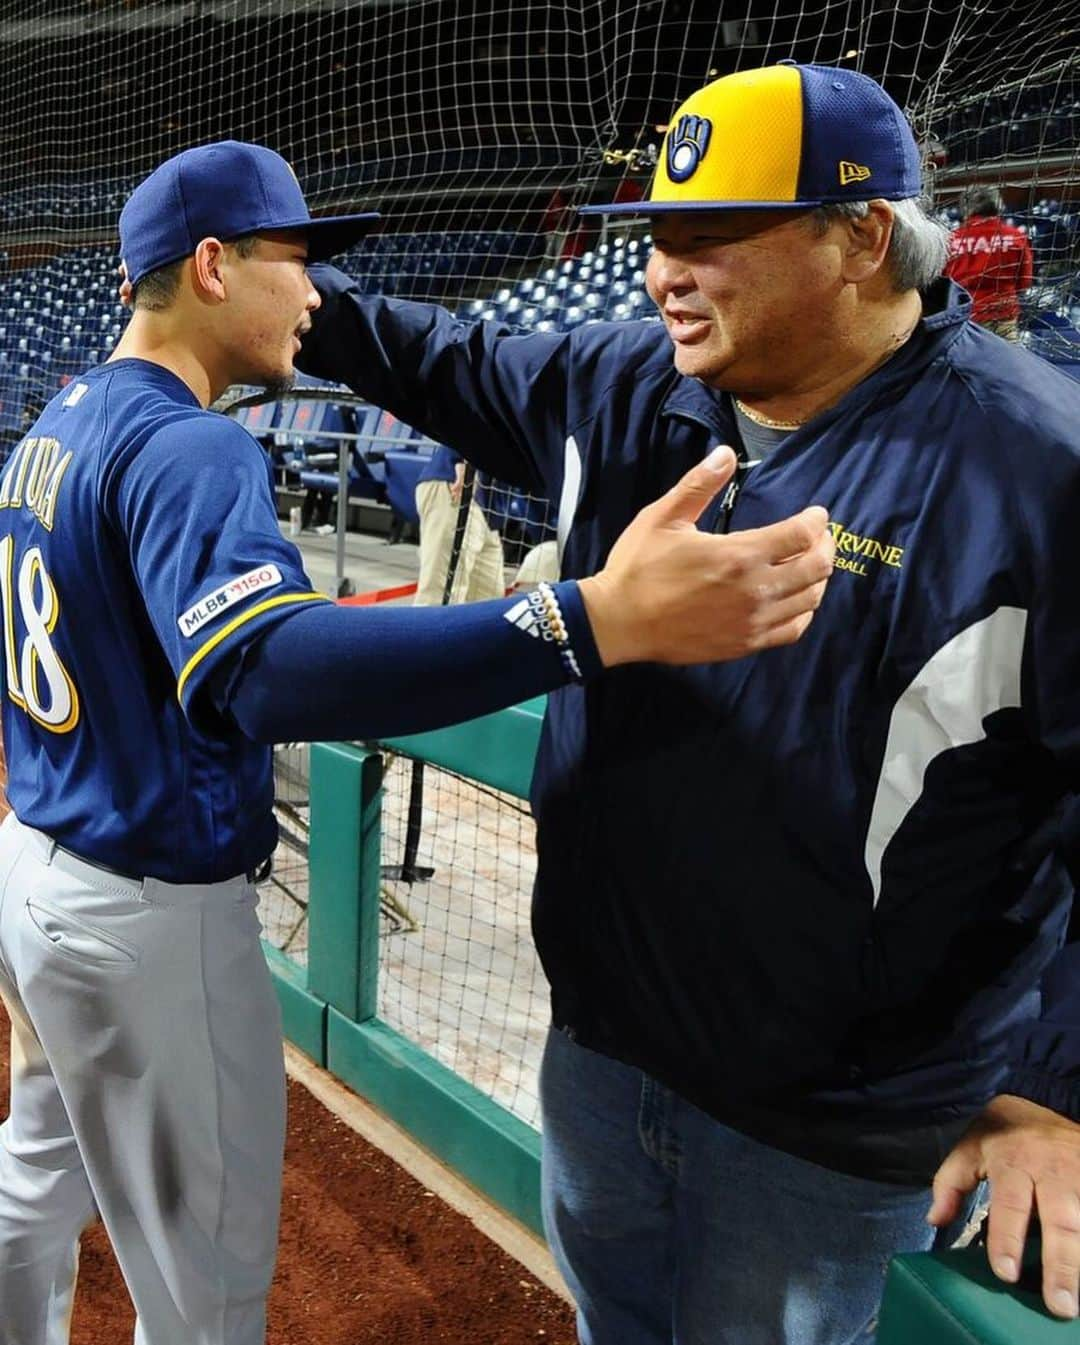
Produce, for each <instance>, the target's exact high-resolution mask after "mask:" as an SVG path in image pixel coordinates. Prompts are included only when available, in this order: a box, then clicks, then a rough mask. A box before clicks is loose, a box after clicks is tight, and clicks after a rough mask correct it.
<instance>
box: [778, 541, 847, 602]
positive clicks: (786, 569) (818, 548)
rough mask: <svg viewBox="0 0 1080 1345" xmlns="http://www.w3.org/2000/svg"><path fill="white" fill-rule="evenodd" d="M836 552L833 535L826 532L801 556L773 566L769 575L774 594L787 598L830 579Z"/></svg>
mask: <svg viewBox="0 0 1080 1345" xmlns="http://www.w3.org/2000/svg"><path fill="white" fill-rule="evenodd" d="M834 550H835V544H834V542H833V539H832V534H831V533H828V532H826V533H825V534H824V536H823V537H820V538H818V540H817V542H816V543H815V544H814V545H813V546H811V547H810V548H809V549H808V550H807V551H804V552H802V554H801V555H798V556H792V557H791V558H790V559H789V560H785V561H782V562H781V563H780V564H779V565H773V566H771V567H770V569H769V572H768V574H769V583H770V584H771V585H773V586H774V587H773V592H774V593H775V594H776V596H777V597H778V598H786V597H787V596H788V595H789V594H792V593H801V592H802V591H803V590H804V589H807V588H810V587H812V586H816V585H818V584H820V583H822V582H823V581H824V580H826V579H828V578H829V576H830V575H831V574H832V572H833V552H834Z"/></svg>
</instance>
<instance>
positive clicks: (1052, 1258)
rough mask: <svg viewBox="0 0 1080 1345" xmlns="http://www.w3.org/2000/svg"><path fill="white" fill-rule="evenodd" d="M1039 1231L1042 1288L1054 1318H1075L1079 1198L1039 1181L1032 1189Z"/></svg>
mask: <svg viewBox="0 0 1080 1345" xmlns="http://www.w3.org/2000/svg"><path fill="white" fill-rule="evenodd" d="M1035 1199H1036V1202H1037V1204H1038V1207H1039V1223H1040V1225H1041V1228H1042V1266H1043V1277H1042V1288H1043V1299H1044V1301H1045V1303H1046V1306H1047V1307H1048V1308H1049V1309H1050V1311H1051V1312H1052V1313H1054V1315H1055V1316H1057V1317H1066V1318H1071V1317H1075V1316H1077V1312H1078V1301H1080V1195H1078V1194H1077V1192H1076V1191H1074V1190H1072V1189H1071V1187H1067V1186H1061V1185H1059V1184H1053V1185H1051V1184H1050V1183H1049V1182H1046V1181H1043V1182H1040V1183H1039V1184H1038V1186H1037V1187H1036V1188H1035Z"/></svg>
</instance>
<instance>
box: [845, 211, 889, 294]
mask: <svg viewBox="0 0 1080 1345" xmlns="http://www.w3.org/2000/svg"><path fill="white" fill-rule="evenodd" d="M868 204H869V206H870V211H869V213H868V214H867V215H866V217H865V218H864V219H848V220H845V221H844V223H845V224H846V225H847V239H846V241H845V245H844V262H843V271H844V279H845V280H848V281H850V282H851V283H852V284H856V285H857V284H860V283H862V282H863V281H866V280H870V279H872V278H873V277H874V276H875V275H877V273H878V272H879V271H880V270H881V268H882V267H883V266H884V265H885V258H886V256H887V255H888V251H889V243H890V241H891V239H892V231H893V210H892V206H891V205H890V204H889V202H888V201H870V202H868Z"/></svg>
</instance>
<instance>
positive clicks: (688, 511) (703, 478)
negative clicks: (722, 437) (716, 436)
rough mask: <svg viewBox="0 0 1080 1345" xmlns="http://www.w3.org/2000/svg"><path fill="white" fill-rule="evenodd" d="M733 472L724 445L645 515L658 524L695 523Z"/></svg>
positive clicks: (729, 452)
mask: <svg viewBox="0 0 1080 1345" xmlns="http://www.w3.org/2000/svg"><path fill="white" fill-rule="evenodd" d="M734 472H735V454H734V453H733V452H732V450H731V449H730V448H728V446H727V444H718V445H717V446H716V448H714V449H713V451H712V452H711V453H710V454H709V455H708V457H706V458H704V459H703V460H702V461H701V462H699V463H698V464H697V466H696V467H691V468H690V470H689V471H688V472H687V473H686V475H685V476H683V477H682V478H681V479H680V480H678V481H676V483H675V484H674V485H673V486H672V487H671V489H670V490H669V491H668V492H667V494H665V495H661V496H660V498H659V499H658V500H657V501H656V503H655V504H653V505H651V506H650V509H649V512H650V513H651V514H652V515H653V517H654V519H656V520H657V521H658V522H659V523H661V524H664V523H680V522H681V523H696V522H697V521H698V519H699V518H700V517H701V515H702V514H703V513H704V512H705V509H706V506H707V505H708V504H709V502H710V501H711V500H714V499H715V498H716V495H717V493H718V492H719V491H720V490H722V489H723V488H724V486H726V485H727V483H728V482H729V481H730V480H731V478H732V476H733V474H734Z"/></svg>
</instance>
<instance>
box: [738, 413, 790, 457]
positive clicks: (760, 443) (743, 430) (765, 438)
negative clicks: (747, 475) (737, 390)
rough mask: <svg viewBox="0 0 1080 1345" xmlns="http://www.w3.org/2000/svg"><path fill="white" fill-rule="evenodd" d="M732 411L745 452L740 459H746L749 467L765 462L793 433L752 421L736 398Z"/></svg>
mask: <svg viewBox="0 0 1080 1345" xmlns="http://www.w3.org/2000/svg"><path fill="white" fill-rule="evenodd" d="M731 409H732V411H734V412H735V423H736V425H738V427H739V438H740V439H741V440H742V442H743V449H744V452H743V453H742V454H741V455H740V457H741V458H744V459H745V461H746V465H747V466H749V467H755V466H756V465H757V464H758V463H759V462H764V460H765V459H766V458H767V457H768V456H769V454H770V453H771V452H772V451H773V449H774V448H778V447H779V446H780V445H781V444H782V443H783V442H784V440H785V439H786V438H787V437H788V435H789V434H791V433H792V431H791V430H774V429H770V427H769V426H768V425H759V424H758V423H757V421H756V420H751V419H750V417H749V416H748V415H747V414H746V412H745V411H742V410H740V408H739V403H738V402H737V401H736V400H735V398H734V397H732V399H731Z"/></svg>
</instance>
